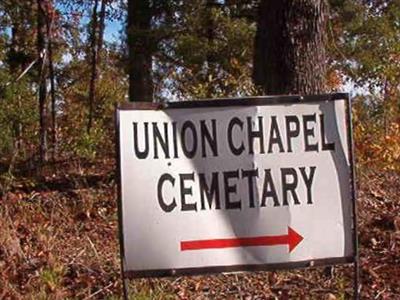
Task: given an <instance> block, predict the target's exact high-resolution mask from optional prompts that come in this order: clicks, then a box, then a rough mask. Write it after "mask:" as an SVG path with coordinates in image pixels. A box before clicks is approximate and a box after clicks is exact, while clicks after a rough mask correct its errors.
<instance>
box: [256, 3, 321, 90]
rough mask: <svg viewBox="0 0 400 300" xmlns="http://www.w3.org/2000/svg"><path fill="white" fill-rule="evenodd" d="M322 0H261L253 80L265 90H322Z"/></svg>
mask: <svg viewBox="0 0 400 300" xmlns="http://www.w3.org/2000/svg"><path fill="white" fill-rule="evenodd" d="M327 20H328V4H327V3H326V0H262V2H261V4H260V7H259V16H258V22H257V33H256V39H255V53H254V69H253V80H254V83H255V84H256V85H258V86H260V87H262V88H263V90H264V92H265V93H267V94H317V93H322V92H324V91H325V90H326V51H325V41H326V23H327Z"/></svg>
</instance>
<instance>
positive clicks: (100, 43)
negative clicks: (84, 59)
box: [97, 0, 108, 65]
mask: <svg viewBox="0 0 400 300" xmlns="http://www.w3.org/2000/svg"><path fill="white" fill-rule="evenodd" d="M107 3H108V0H102V1H101V6H100V13H99V36H98V39H97V63H98V64H99V65H100V62H101V50H102V49H103V43H104V28H105V19H106V7H107Z"/></svg>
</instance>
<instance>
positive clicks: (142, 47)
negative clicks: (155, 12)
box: [127, 0, 153, 102]
mask: <svg viewBox="0 0 400 300" xmlns="http://www.w3.org/2000/svg"><path fill="white" fill-rule="evenodd" d="M151 17H152V12H151V7H150V1H149V0H128V28H127V36H128V49H129V66H128V72H129V100H130V101H148V102H151V101H153V76H152V63H153V59H152V52H153V43H152V38H151Z"/></svg>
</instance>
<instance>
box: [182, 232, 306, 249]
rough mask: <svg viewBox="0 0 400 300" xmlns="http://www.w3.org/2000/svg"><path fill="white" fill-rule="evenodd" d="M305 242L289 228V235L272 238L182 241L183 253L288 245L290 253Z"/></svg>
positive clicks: (273, 236)
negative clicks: (188, 251)
mask: <svg viewBox="0 0 400 300" xmlns="http://www.w3.org/2000/svg"><path fill="white" fill-rule="evenodd" d="M302 240H303V237H302V236H301V235H300V234H298V233H297V232H296V231H294V230H293V229H292V228H290V227H288V234H285V235H272V236H257V237H245V238H233V239H215V240H197V241H196V240H195V241H182V242H181V251H187V250H204V249H221V248H236V247H250V246H276V245H288V246H289V252H292V251H293V249H294V248H296V246H297V245H298V244H299V243H300V242H301V241H302Z"/></svg>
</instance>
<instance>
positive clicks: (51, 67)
mask: <svg viewBox="0 0 400 300" xmlns="http://www.w3.org/2000/svg"><path fill="white" fill-rule="evenodd" d="M52 26H53V19H52V17H51V16H49V12H48V14H47V18H46V29H47V40H48V44H47V49H48V53H49V76H50V96H51V144H52V159H53V160H54V159H55V155H56V151H57V123H56V122H57V120H56V87H55V74H54V63H53V29H52Z"/></svg>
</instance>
